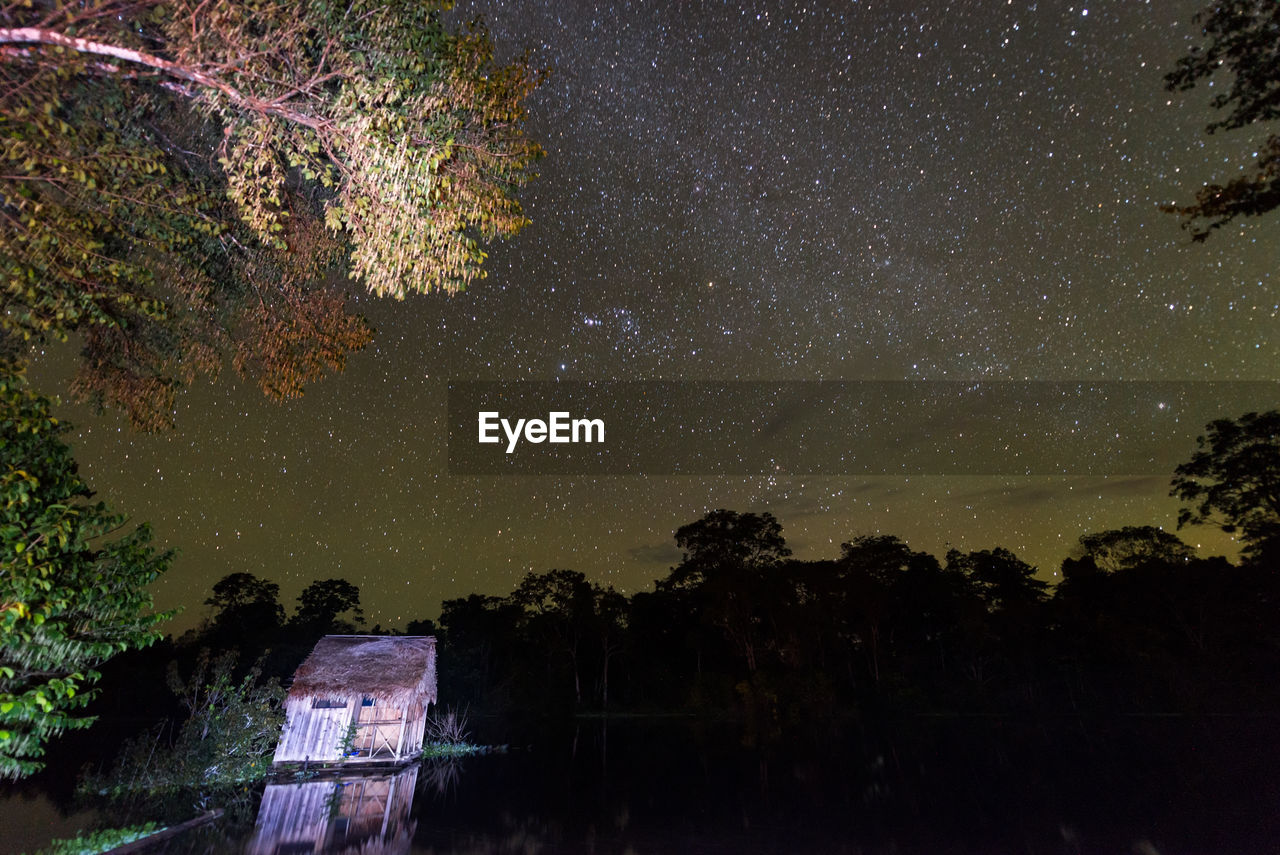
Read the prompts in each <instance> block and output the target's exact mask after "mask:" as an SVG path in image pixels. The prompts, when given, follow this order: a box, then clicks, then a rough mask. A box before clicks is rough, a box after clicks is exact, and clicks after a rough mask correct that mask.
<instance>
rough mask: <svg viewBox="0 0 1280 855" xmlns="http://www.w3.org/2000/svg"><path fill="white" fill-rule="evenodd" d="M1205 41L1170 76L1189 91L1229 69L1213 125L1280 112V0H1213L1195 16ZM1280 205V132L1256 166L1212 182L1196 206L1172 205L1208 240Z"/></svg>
mask: <svg viewBox="0 0 1280 855" xmlns="http://www.w3.org/2000/svg"><path fill="white" fill-rule="evenodd" d="M1196 22H1197V23H1198V24H1199V25H1200V27H1201V32H1202V34H1203V36H1204V40H1203V42H1202V43H1200V44H1198V45H1196V46H1195V47H1193V48H1192V49H1191V51H1190V52H1189V53H1188V54H1187V55H1185V56H1183V57H1182V58H1181V59H1179V60H1178V64H1177V67H1176V68H1175V69H1174V70H1173V71H1172V72H1170V73H1169V74H1168V75H1166V77H1165V86H1166V87H1167V88H1168V89H1169V90H1170V91H1185V90H1188V89H1192V88H1194V87H1195V86H1196V85H1197V84H1199V83H1201V82H1203V81H1206V80H1208V79H1209V78H1211V77H1213V76H1214V75H1215V74H1216V73H1217V72H1218V71H1219V70H1224V71H1226V72H1227V73H1228V74H1229V75H1231V80H1230V83H1229V85H1228V86H1226V87H1224V88H1223V90H1221V92H1220V94H1218V95H1216V96H1214V98H1213V99H1212V101H1210V103H1211V104H1212V106H1213V107H1214V109H1217V110H1225V111H1227V113H1226V117H1225V118H1222V119H1218V120H1217V121H1214V122H1211V123H1210V124H1209V125H1208V127H1207V130H1208V131H1209V133H1214V132H1215V131H1219V130H1233V129H1236V128H1243V127H1246V126H1248V125H1251V124H1253V123H1255V122H1268V121H1273V120H1275V119H1277V118H1280V3H1276V2H1275V0H1214V2H1212V3H1210V4H1209V6H1208V7H1207V8H1205V9H1203V10H1202V11H1201V12H1199V13H1198V14H1197V15H1196ZM1277 207H1280V134H1271V135H1270V137H1268V139H1267V140H1266V142H1265V143H1263V145H1262V146H1261V148H1260V149H1259V152H1258V160H1257V162H1256V163H1255V164H1254V165H1253V168H1252V170H1251V171H1249V172H1247V173H1246V174H1244V175H1242V176H1240V177H1239V178H1235V179H1233V180H1231V181H1229V182H1227V184H1226V185H1225V186H1224V185H1219V184H1209V185H1206V186H1205V187H1203V188H1201V190H1200V192H1199V193H1197V194H1196V201H1195V203H1194V204H1191V205H1186V206H1182V205H1171V206H1169V207H1167V208H1166V209H1165V210H1167V211H1169V212H1171V213H1176V214H1180V215H1181V216H1182V217H1183V226H1184V228H1187V229H1190V230H1191V234H1192V238H1193V239H1194V240H1197V241H1203V240H1205V239H1206V238H1208V236H1209V235H1210V233H1212V232H1213V231H1214V230H1215V229H1219V228H1221V227H1223V226H1225V225H1226V224H1227V223H1229V222H1231V221H1232V220H1234V219H1235V218H1236V217H1240V216H1246V217H1248V216H1257V215H1259V214H1265V213H1267V212H1268V211H1272V210H1274V209H1275V208H1277Z"/></svg>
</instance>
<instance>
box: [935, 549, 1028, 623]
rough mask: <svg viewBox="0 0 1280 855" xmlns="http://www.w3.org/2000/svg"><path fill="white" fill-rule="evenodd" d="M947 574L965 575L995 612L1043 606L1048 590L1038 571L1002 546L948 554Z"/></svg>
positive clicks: (956, 551) (952, 550)
mask: <svg viewBox="0 0 1280 855" xmlns="http://www.w3.org/2000/svg"><path fill="white" fill-rule="evenodd" d="M947 570H948V571H957V572H959V573H962V574H964V577H965V578H966V579H967V580H968V581H969V583H970V584H971V585H973V587H974V589H975V590H976V591H977V593H978V596H979V597H981V598H982V601H983V602H984V603H985V604H986V605H987V608H988V609H990V610H991V611H1002V610H1009V609H1011V608H1015V607H1018V606H1026V605H1034V604H1035V603H1039V602H1042V601H1043V600H1044V599H1045V596H1046V594H1045V591H1046V589H1047V588H1048V585H1046V584H1045V583H1044V582H1043V581H1042V580H1040V579H1037V578H1036V568H1035V567H1032V566H1031V565H1030V564H1028V563H1027V562H1025V561H1023V560H1022V559H1021V558H1019V557H1018V556H1017V555H1014V554H1013V553H1012V552H1010V551H1009V550H1007V549H1005V548H1003V547H1000V546H997V547H996V548H995V549H983V550H981V551H974V552H969V553H968V554H964V553H961V552H960V551H959V550H957V549H951V550H948V551H947Z"/></svg>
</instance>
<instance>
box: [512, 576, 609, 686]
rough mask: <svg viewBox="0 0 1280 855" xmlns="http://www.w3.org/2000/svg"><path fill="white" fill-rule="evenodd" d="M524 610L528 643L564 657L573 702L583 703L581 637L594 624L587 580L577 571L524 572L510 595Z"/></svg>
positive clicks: (592, 594) (552, 659)
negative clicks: (533, 643) (537, 644)
mask: <svg viewBox="0 0 1280 855" xmlns="http://www.w3.org/2000/svg"><path fill="white" fill-rule="evenodd" d="M511 601H512V602H514V603H516V604H517V605H519V606H520V607H521V608H523V609H524V610H525V616H526V617H525V623H526V628H527V631H528V632H529V634H530V636H532V638H531V640H533V641H536V642H537V643H539V644H541V645H542V646H543V647H544V648H545V649H546V650H547V652H548V654H549V655H550V656H551V659H550V660H549V661H551V662H553V661H554V659H555V656H557V655H564V656H565V657H566V658H567V659H568V662H569V667H570V670H571V671H572V672H573V701H574V704H575V705H579V706H580V705H581V704H582V669H581V667H580V662H579V659H580V654H581V647H582V641H583V638H584V637H585V636H586V635H587V634H588V633H589V632H590V631H591V625H592V624H593V623H594V621H595V596H594V592H593V590H592V587H591V583H589V582H588V581H587V577H586V576H584V575H583V574H582V573H579V572H578V571H577V570H549V571H547V572H546V573H533V572H529V573H526V574H525V576H524V578H523V579H521V580H520V584H519V585H517V586H516V589H515V591H513V592H512V594H511Z"/></svg>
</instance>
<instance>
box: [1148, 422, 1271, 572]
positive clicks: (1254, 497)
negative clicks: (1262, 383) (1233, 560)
mask: <svg viewBox="0 0 1280 855" xmlns="http://www.w3.org/2000/svg"><path fill="white" fill-rule="evenodd" d="M1208 430H1209V432H1208V434H1207V435H1205V436H1201V437H1197V438H1196V445H1197V446H1198V447H1199V451H1197V452H1196V453H1195V454H1193V455H1192V456H1191V459H1190V460H1188V461H1187V462H1186V463H1183V464H1182V465H1181V466H1179V467H1178V468H1177V469H1175V470H1174V476H1173V482H1172V490H1171V492H1170V495H1173V496H1176V497H1178V498H1179V499H1181V500H1183V501H1184V502H1190V503H1192V504H1191V505H1189V506H1186V507H1183V508H1182V510H1181V511H1179V512H1178V527H1179V528H1181V527H1182V526H1184V525H1201V524H1206V523H1208V524H1212V525H1217V526H1220V527H1221V528H1222V530H1223V531H1225V532H1228V533H1237V532H1238V533H1239V535H1240V539H1241V540H1242V541H1243V542H1244V553H1245V555H1247V556H1250V557H1253V558H1257V557H1260V556H1262V555H1263V554H1264V553H1265V552H1269V551H1270V550H1272V549H1275V548H1277V545H1280V411H1277V410H1271V411H1269V412H1266V413H1245V414H1244V415H1243V416H1241V417H1240V418H1238V419H1219V420H1217V421H1214V422H1210V423H1209V427H1208Z"/></svg>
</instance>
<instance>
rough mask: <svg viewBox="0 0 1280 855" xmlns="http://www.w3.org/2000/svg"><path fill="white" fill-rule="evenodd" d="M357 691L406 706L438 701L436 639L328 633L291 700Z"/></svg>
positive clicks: (298, 675)
mask: <svg viewBox="0 0 1280 855" xmlns="http://www.w3.org/2000/svg"><path fill="white" fill-rule="evenodd" d="M352 695H365V696H368V697H371V698H375V699H376V700H378V701H379V702H381V703H384V704H388V705H390V706H395V707H400V708H401V709H405V708H407V707H409V706H410V705H411V704H412V703H413V702H414V701H415V700H423V702H424V703H425V702H426V701H435V699H436V640H435V639H434V638H432V637H430V636H422V635H410V636H392V635H326V636H325V637H324V638H322V639H320V641H318V642H317V643H316V646H315V649H314V650H312V651H311V655H310V656H308V657H307V661H305V662H303V663H302V664H301V665H300V666H298V670H297V671H296V672H295V673H294V675H293V685H292V686H290V688H289V700H301V699H306V700H310V699H313V698H334V699H337V698H347V697H350V696H352ZM423 695H425V696H426V697H425V698H423V697H422V696H423Z"/></svg>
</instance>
